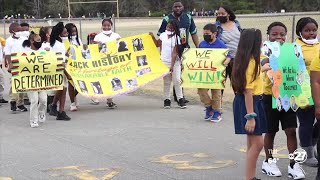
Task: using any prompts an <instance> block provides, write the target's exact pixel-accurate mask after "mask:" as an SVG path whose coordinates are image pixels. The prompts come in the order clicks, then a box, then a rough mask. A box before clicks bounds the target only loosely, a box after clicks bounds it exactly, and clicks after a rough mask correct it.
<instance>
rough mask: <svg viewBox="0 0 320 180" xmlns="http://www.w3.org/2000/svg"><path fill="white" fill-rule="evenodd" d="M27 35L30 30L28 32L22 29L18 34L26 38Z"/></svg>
mask: <svg viewBox="0 0 320 180" xmlns="http://www.w3.org/2000/svg"><path fill="white" fill-rule="evenodd" d="M29 35H30V32H29V31H22V32H20V36H22V37H26V38H28V37H29Z"/></svg>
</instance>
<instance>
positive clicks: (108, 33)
mask: <svg viewBox="0 0 320 180" xmlns="http://www.w3.org/2000/svg"><path fill="white" fill-rule="evenodd" d="M102 32H103V34H106V35H110V34H111V33H112V31H111V30H109V31H102Z"/></svg>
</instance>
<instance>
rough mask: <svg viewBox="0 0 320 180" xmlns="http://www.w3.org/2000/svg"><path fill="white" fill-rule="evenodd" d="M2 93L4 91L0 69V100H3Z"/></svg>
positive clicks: (2, 75) (2, 73)
mask: <svg viewBox="0 0 320 180" xmlns="http://www.w3.org/2000/svg"><path fill="white" fill-rule="evenodd" d="M3 91H4V72H3V70H2V69H1V68H0V99H3Z"/></svg>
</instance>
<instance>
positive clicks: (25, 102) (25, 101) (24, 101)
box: [23, 99, 31, 105]
mask: <svg viewBox="0 0 320 180" xmlns="http://www.w3.org/2000/svg"><path fill="white" fill-rule="evenodd" d="M23 104H24V105H30V104H31V103H30V101H29V99H24V100H23Z"/></svg>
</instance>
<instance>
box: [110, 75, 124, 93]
mask: <svg viewBox="0 0 320 180" xmlns="http://www.w3.org/2000/svg"><path fill="white" fill-rule="evenodd" d="M111 85H112V89H113V91H118V90H121V89H122V84H121V81H120V79H119V78H113V79H111Z"/></svg>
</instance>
